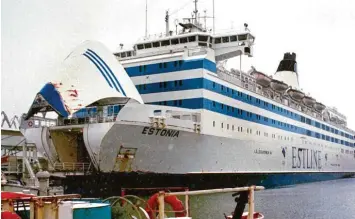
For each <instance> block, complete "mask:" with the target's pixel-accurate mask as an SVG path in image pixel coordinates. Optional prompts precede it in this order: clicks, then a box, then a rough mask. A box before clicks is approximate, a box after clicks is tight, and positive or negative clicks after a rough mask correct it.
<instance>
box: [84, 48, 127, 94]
mask: <svg viewBox="0 0 355 219" xmlns="http://www.w3.org/2000/svg"><path fill="white" fill-rule="evenodd" d="M83 55H84V56H85V57H86V58H88V59H89V60H90V61H91V62H92V63H94V65H95V66H96V67H97V69H99V71H100V73H101V75H102V76H103V77H104V78H105V80H106V82H107V83H108V85H109V86H110V87H112V88H115V89H116V90H117V91H118V92H120V93H122V94H123V95H124V96H126V93H125V91H124V90H123V88H122V86H121V84H120V82H119V81H118V80H117V78H116V75H115V74H114V73H113V72H112V70H111V69H110V67H109V66H108V65H107V64H106V63H105V61H104V60H103V59H101V58H100V56H99V55H97V54H96V52H94V51H92V50H91V49H88V50H86V52H85V53H84V54H83Z"/></svg>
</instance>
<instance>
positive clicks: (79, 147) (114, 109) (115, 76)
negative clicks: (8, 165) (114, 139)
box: [24, 41, 143, 168]
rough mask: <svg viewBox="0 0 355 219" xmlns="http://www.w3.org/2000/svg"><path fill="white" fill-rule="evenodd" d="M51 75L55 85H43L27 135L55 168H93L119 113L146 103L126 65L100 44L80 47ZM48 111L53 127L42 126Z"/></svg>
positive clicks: (31, 112)
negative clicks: (80, 165)
mask: <svg viewBox="0 0 355 219" xmlns="http://www.w3.org/2000/svg"><path fill="white" fill-rule="evenodd" d="M53 75H54V76H55V77H54V78H55V80H53V81H51V82H49V83H47V84H45V85H44V86H43V88H42V89H41V90H40V91H39V92H38V93H37V94H36V96H35V99H34V101H33V103H32V105H31V107H30V109H29V110H28V113H27V115H26V117H25V120H27V123H26V122H25V123H24V126H25V128H26V127H27V129H26V131H25V136H26V137H27V138H28V139H29V140H30V141H33V142H35V143H36V145H37V148H38V150H39V151H43V152H44V153H45V154H46V155H47V157H48V159H49V161H50V162H51V163H52V165H54V166H56V165H57V164H58V163H60V165H61V168H64V166H65V165H63V164H64V163H76V162H88V163H93V164H95V163H97V162H98V159H99V153H100V152H99V151H100V142H101V140H102V138H103V137H104V135H105V134H106V133H107V131H108V130H109V129H110V128H111V127H112V125H113V123H114V121H115V120H116V118H117V115H118V112H119V110H120V109H121V108H123V107H124V106H125V105H126V104H127V103H137V104H143V100H142V98H141V96H140V94H139V93H138V91H137V89H136V87H135V86H134V84H133V82H132V81H131V79H130V77H129V76H128V75H127V73H126V71H125V70H124V68H123V67H122V65H121V64H120V63H119V62H118V61H117V59H116V58H115V57H114V55H113V54H112V53H111V52H110V51H109V50H108V49H107V48H106V47H105V46H104V45H103V44H101V43H99V42H93V41H87V42H85V43H83V44H82V45H80V46H79V47H77V48H76V49H75V50H74V51H73V52H71V53H70V54H69V56H68V57H67V58H66V59H65V60H64V62H63V65H62V67H61V68H60V69H59V70H58V71H57V72H56V73H55V74H53ZM47 112H55V113H56V114H57V115H58V119H57V124H56V125H55V126H53V127H45V125H44V126H43V122H42V121H41V118H39V117H35V115H36V114H38V113H44V115H45V114H46V113H47ZM35 118H37V120H36V119H35ZM43 119H44V118H43ZM103 120H105V121H103ZM28 124H31V125H28ZM29 126H30V127H29ZM59 145H60V147H59ZM85 148H86V149H85ZM90 158H91V159H90ZM70 166H72V165H71V164H70Z"/></svg>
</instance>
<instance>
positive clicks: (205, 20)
mask: <svg viewBox="0 0 355 219" xmlns="http://www.w3.org/2000/svg"><path fill="white" fill-rule="evenodd" d="M203 12H205V30H207V22H206V18H207V10H206V9H205V10H204V11H203Z"/></svg>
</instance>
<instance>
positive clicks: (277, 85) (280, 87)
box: [270, 79, 288, 93]
mask: <svg viewBox="0 0 355 219" xmlns="http://www.w3.org/2000/svg"><path fill="white" fill-rule="evenodd" d="M270 86H271V88H272V89H273V90H274V91H277V92H281V93H282V92H285V91H286V90H287V88H288V85H287V84H285V83H284V82H282V81H278V80H275V79H273V80H272V81H271V83H270Z"/></svg>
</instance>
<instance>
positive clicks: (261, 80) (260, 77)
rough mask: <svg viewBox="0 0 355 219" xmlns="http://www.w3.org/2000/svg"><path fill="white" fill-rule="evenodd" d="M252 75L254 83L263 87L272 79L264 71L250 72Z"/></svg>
mask: <svg viewBox="0 0 355 219" xmlns="http://www.w3.org/2000/svg"><path fill="white" fill-rule="evenodd" d="M252 74H253V75H254V78H255V81H256V83H258V84H260V85H261V86H263V87H269V86H270V83H271V81H272V79H271V78H270V77H269V76H267V75H266V74H264V73H261V72H258V71H255V72H253V73H252Z"/></svg>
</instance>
